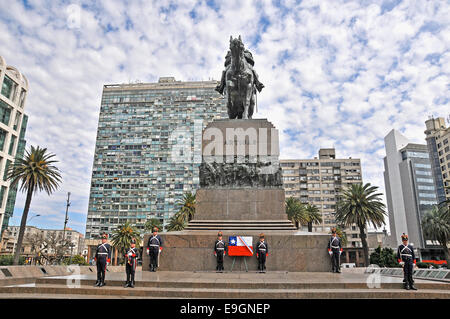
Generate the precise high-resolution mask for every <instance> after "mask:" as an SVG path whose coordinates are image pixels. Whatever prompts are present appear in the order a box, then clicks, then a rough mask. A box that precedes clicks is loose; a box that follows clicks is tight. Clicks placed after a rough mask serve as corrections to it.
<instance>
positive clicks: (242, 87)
mask: <svg viewBox="0 0 450 319" xmlns="http://www.w3.org/2000/svg"><path fill="white" fill-rule="evenodd" d="M244 52H245V48H244V44H243V43H242V40H241V36H239V38H234V39H233V37H232V36H230V53H231V64H230V67H229V68H228V69H227V71H226V73H225V98H226V100H227V108H228V116H229V118H230V119H236V118H237V119H251V118H252V115H253V111H254V108H255V104H256V87H255V84H254V83H255V79H254V76H255V75H254V71H253V67H252V65H250V64H249V63H248V61H247V59H246V58H245V56H244ZM247 52H248V51H247Z"/></svg>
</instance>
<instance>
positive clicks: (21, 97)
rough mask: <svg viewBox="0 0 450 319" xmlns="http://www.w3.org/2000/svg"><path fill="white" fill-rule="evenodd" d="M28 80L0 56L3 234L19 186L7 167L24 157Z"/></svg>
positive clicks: (0, 211) (0, 209) (0, 217)
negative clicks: (12, 179)
mask: <svg viewBox="0 0 450 319" xmlns="http://www.w3.org/2000/svg"><path fill="white" fill-rule="evenodd" d="M27 94H28V80H27V78H26V77H25V75H23V74H22V73H20V72H19V70H18V69H16V68H15V67H13V66H10V65H7V64H6V61H5V59H4V58H3V57H1V56H0V225H1V226H2V233H3V230H5V229H6V228H7V227H8V224H9V219H10V218H11V216H12V215H13V212H14V204H15V202H16V194H17V186H14V187H10V181H8V180H7V178H6V177H7V171H8V168H9V167H10V166H11V165H12V164H13V163H14V160H15V158H16V157H23V153H24V151H25V131H26V128H27V122H28V117H27V115H26V114H25V113H24V108H25V102H26V97H27Z"/></svg>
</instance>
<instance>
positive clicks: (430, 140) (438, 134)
mask: <svg viewBox="0 0 450 319" xmlns="http://www.w3.org/2000/svg"><path fill="white" fill-rule="evenodd" d="M425 125H426V128H427V129H426V130H425V135H426V141H427V146H428V153H429V154H430V162H431V167H432V168H433V175H434V180H435V187H436V192H437V196H438V202H439V203H442V202H443V201H445V200H450V127H446V125H445V120H444V118H442V117H438V118H436V119H435V118H431V119H429V120H428V121H425Z"/></svg>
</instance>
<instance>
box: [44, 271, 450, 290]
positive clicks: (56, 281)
mask: <svg viewBox="0 0 450 319" xmlns="http://www.w3.org/2000/svg"><path fill="white" fill-rule="evenodd" d="M261 276H264V275H263V274H261ZM124 283H125V280H123V281H120V280H107V281H106V284H107V287H122V286H123V285H124ZM66 284H67V279H64V278H38V279H37V280H36V285H37V286H41V285H57V286H65V285H66ZM79 284H80V285H82V286H87V287H89V286H94V284H95V280H93V279H81V280H80V281H79ZM415 285H416V287H417V288H418V289H421V290H422V289H435V290H446V291H449V292H450V285H449V284H446V283H436V282H430V283H428V282H427V283H417V284H415ZM219 286H220V287H219ZM155 287H157V288H162V289H165V288H205V289H216V288H221V289H258V290H266V289H308V290H314V289H332V290H336V289H368V287H367V284H366V283H364V282H334V283H333V282H309V283H305V282H281V281H280V282H276V281H273V282H272V281H271V282H258V281H255V282H242V280H227V281H220V283H218V281H217V280H203V281H202V280H198V279H197V280H195V281H164V280H157V281H136V288H155ZM380 288H381V289H402V284H401V283H394V282H388V283H386V282H384V283H381V284H380Z"/></svg>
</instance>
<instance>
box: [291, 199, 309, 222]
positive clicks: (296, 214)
mask: <svg viewBox="0 0 450 319" xmlns="http://www.w3.org/2000/svg"><path fill="white" fill-rule="evenodd" d="M285 206H286V214H287V217H288V219H289V220H291V221H292V222H293V223H294V224H295V227H297V229H298V227H299V224H306V223H307V222H308V220H307V218H306V214H305V205H304V204H303V203H302V202H301V201H300V200H299V199H298V198H294V197H288V198H286V203H285Z"/></svg>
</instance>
